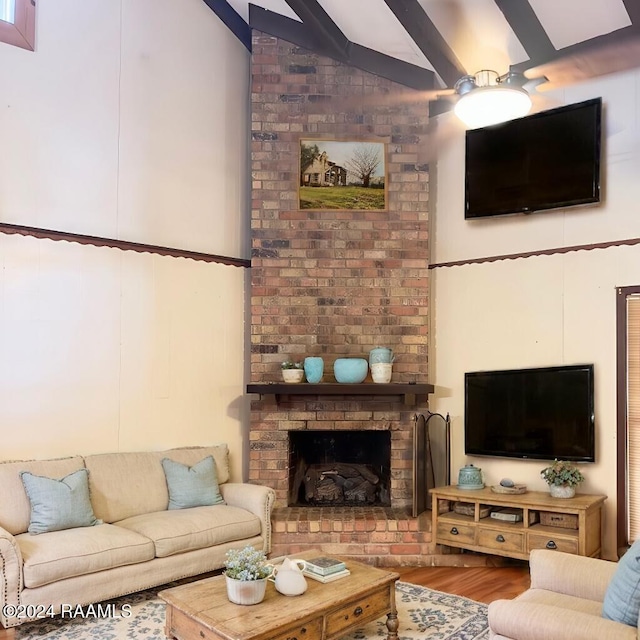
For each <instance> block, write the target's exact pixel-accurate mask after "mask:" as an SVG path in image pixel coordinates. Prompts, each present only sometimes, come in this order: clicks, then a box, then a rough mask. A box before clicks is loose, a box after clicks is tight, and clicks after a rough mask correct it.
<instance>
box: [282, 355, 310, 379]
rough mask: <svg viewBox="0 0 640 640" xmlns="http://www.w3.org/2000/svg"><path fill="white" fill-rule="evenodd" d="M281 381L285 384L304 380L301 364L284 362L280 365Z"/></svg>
mask: <svg viewBox="0 0 640 640" xmlns="http://www.w3.org/2000/svg"><path fill="white" fill-rule="evenodd" d="M280 368H281V369H282V379H283V380H284V381H285V382H302V381H303V380H304V365H303V364H302V362H294V361H293V360H285V361H284V362H283V363H282V364H281V365H280Z"/></svg>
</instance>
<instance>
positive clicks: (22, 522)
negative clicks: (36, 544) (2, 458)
mask: <svg viewBox="0 0 640 640" xmlns="http://www.w3.org/2000/svg"><path fill="white" fill-rule="evenodd" d="M78 469H84V460H83V459H82V458H81V457H80V456H75V457H71V458H56V459H52V460H21V461H13V462H1V463H0V527H3V528H4V529H6V530H7V531H8V532H9V533H11V534H12V535H17V534H19V533H24V532H25V531H26V530H27V528H28V527H29V522H30V520H31V505H30V504H29V498H28V497H27V492H26V491H25V490H24V485H23V484H22V480H21V479H20V472H21V471H29V472H31V473H34V474H36V475H39V476H46V477H47V478H56V479H60V478H63V477H64V476H66V475H69V474H70V473H73V472H74V471H77V470H78Z"/></svg>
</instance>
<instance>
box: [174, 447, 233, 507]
mask: <svg viewBox="0 0 640 640" xmlns="http://www.w3.org/2000/svg"><path fill="white" fill-rule="evenodd" d="M162 468H163V469H164V475H165V476H166V478H167V488H168V489H169V509H188V508H190V507H205V506H211V505H214V504H224V500H223V498H222V496H221V495H220V487H219V486H218V476H217V473H216V463H215V461H214V459H213V456H207V457H206V458H204V459H203V460H200V462H198V463H196V464H194V465H193V466H192V467H190V466H189V465H186V464H182V463H181V462H175V461H174V460H171V458H163V459H162Z"/></svg>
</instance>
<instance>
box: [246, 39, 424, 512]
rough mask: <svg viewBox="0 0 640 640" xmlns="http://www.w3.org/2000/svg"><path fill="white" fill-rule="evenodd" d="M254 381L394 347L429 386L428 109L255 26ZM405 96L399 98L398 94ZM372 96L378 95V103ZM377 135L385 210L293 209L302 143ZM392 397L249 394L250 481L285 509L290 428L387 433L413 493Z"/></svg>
mask: <svg viewBox="0 0 640 640" xmlns="http://www.w3.org/2000/svg"><path fill="white" fill-rule="evenodd" d="M252 79H253V86H252V123H251V126H252V142H251V162H252V179H253V184H252V211H251V236H252V261H251V381H252V382H272V381H273V382H275V381H278V382H279V381H281V372H280V363H281V362H282V361H283V360H286V359H295V360H302V359H303V358H304V357H305V356H312V355H313V356H323V357H324V360H325V377H324V380H325V382H326V381H330V380H333V377H332V364H333V361H334V360H335V359H336V358H338V357H342V356H363V357H367V356H368V352H369V350H370V349H372V348H373V347H375V346H378V345H381V346H388V347H391V348H393V350H394V352H395V356H396V361H395V364H394V371H393V379H392V381H394V382H398V381H402V382H409V381H414V380H415V381H418V382H427V381H428V379H427V371H428V368H427V364H428V363H427V342H428V310H429V307H428V285H429V280H428V271H427V267H428V263H429V255H428V242H427V240H428V237H427V221H428V219H427V214H428V198H429V172H428V166H427V165H426V164H423V163H421V156H423V155H425V152H426V151H427V149H426V146H427V145H428V142H427V139H426V134H427V124H428V105H427V103H426V102H423V101H416V100H415V95H416V94H415V92H414V91H412V90H410V89H406V88H404V87H401V86H400V85H398V84H395V83H394V82H392V81H390V80H387V79H384V78H380V77H377V76H374V75H372V74H369V73H367V72H364V71H360V70H358V69H355V68H352V67H348V66H345V65H343V64H341V63H338V62H335V61H333V60H331V59H329V58H324V57H321V56H318V55H315V54H311V53H310V52H308V51H306V50H304V49H301V48H299V47H297V46H295V45H292V44H291V43H288V42H284V41H282V40H279V39H277V38H275V37H271V36H267V35H264V34H260V33H254V37H253V56H252ZM407 96H411V97H413V98H414V99H413V100H410V101H403V100H402V98H403V97H407ZM381 101H382V102H381ZM301 138H302V139H305V140H306V139H313V138H323V139H335V140H376V141H379V142H385V143H387V157H386V168H387V178H386V180H387V189H388V210H385V211H344V210H343V211H337V210H325V211H308V210H298V208H297V207H298V167H299V162H300V160H299V147H300V139H301ZM425 406H426V405H424V404H423V405H422V407H420V406H414V407H408V406H405V405H404V404H403V403H402V401H401V400H400V399H399V398H396V397H393V396H392V397H391V399H389V398H387V399H384V398H383V399H380V398H373V397H366V396H365V397H357V396H356V397H354V396H351V397H344V398H336V397H331V398H326V397H323V396H319V397H299V398H298V399H296V400H295V401H289V402H287V403H280V404H279V405H276V404H275V402H274V400H273V399H272V398H271V399H269V398H266V399H264V400H262V401H257V400H256V401H254V402H253V405H252V417H251V434H250V439H251V454H250V480H251V481H255V482H261V483H264V484H268V485H270V486H272V487H274V488H275V489H276V492H277V496H278V498H277V500H278V501H277V504H278V506H286V494H287V482H288V469H287V465H288V459H287V431H288V430H290V429H305V428H313V429H325V428H326V429H357V428H365V425H366V428H369V429H390V430H391V431H392V459H393V460H392V469H393V471H392V488H391V497H392V506H394V507H402V506H406V505H408V504H410V501H411V490H410V484H411V465H412V463H411V437H412V426H413V421H412V416H413V414H414V413H415V412H416V410H424V408H425Z"/></svg>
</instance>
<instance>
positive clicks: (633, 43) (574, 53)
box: [511, 25, 640, 83]
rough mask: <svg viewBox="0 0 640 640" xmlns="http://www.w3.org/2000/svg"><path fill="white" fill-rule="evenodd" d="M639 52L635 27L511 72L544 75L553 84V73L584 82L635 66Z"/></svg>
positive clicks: (639, 32)
mask: <svg viewBox="0 0 640 640" xmlns="http://www.w3.org/2000/svg"><path fill="white" fill-rule="evenodd" d="M639 50H640V29H639V28H638V27H637V26H636V25H631V26H628V27H623V28H622V29H618V30H617V31H612V32H611V33H605V34H603V35H601V36H595V37H594V38H590V39H589V40H584V41H583V42H577V43H576V44H573V45H570V46H568V47H564V48H562V49H559V50H557V51H556V53H555V54H553V55H549V56H542V57H540V58H535V59H531V60H529V61H527V62H520V63H518V64H514V65H512V66H511V69H512V70H513V71H517V72H522V73H526V72H529V73H527V75H528V76H529V77H531V76H532V75H533V73H532V70H533V71H534V72H539V73H541V74H542V75H545V76H547V77H548V78H549V80H550V81H551V82H552V83H553V82H556V80H555V79H554V78H553V75H552V74H553V72H554V71H557V72H558V73H559V74H565V75H566V77H564V76H563V77H562V78H559V80H560V81H563V82H564V81H566V80H571V79H573V80H585V79H589V78H595V77H598V76H600V75H605V74H607V73H614V72H617V71H623V70H626V69H630V68H633V67H635V66H637V63H636V61H637V59H638V51H639Z"/></svg>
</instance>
